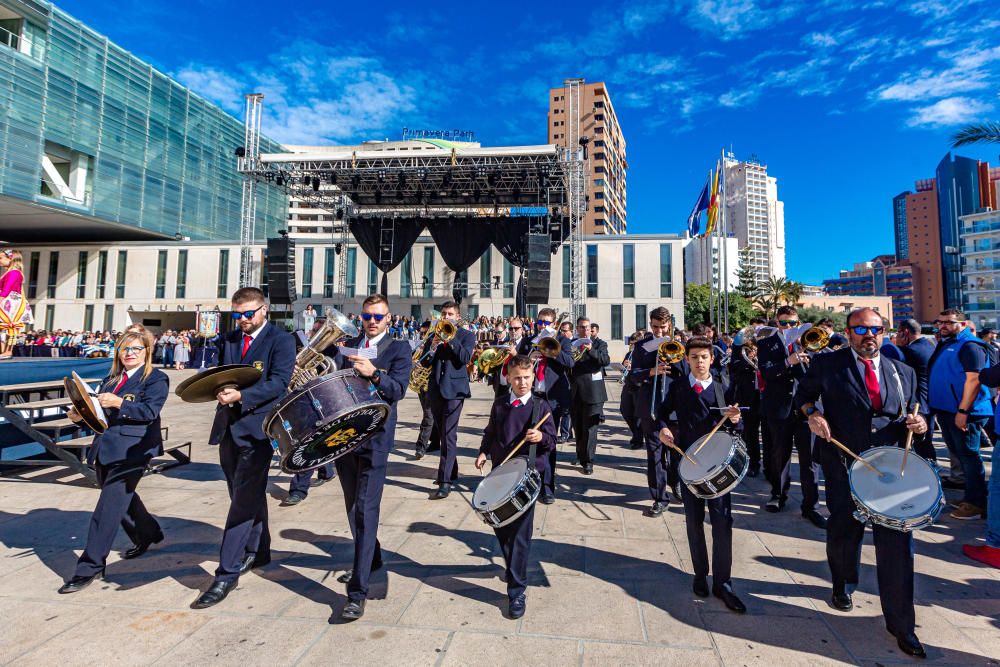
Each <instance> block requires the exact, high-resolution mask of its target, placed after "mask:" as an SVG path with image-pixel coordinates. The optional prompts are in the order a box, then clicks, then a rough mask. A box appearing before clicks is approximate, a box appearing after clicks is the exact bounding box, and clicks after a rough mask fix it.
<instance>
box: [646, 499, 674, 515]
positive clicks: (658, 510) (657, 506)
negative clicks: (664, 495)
mask: <svg viewBox="0 0 1000 667" xmlns="http://www.w3.org/2000/svg"><path fill="white" fill-rule="evenodd" d="M667 507H668V505H667V503H661V502H659V501H657V502H654V503H653V504H652V505H651V506H650V507H649V509H647V510H646V511H645V512H643V515H645V516H660V515H661V514H663V510H665V509H667Z"/></svg>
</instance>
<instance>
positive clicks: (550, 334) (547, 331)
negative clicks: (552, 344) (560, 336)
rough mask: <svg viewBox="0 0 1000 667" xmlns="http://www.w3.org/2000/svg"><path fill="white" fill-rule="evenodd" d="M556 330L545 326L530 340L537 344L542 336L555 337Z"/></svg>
mask: <svg viewBox="0 0 1000 667" xmlns="http://www.w3.org/2000/svg"><path fill="white" fill-rule="evenodd" d="M555 337H556V330H555V329H553V328H551V327H545V328H544V329H542V330H541V331H539V332H538V335H537V336H535V337H534V338H532V339H531V342H532V343H534V344H537V343H538V341H540V340H541V339H543V338H555Z"/></svg>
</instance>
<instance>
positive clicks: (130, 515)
mask: <svg viewBox="0 0 1000 667" xmlns="http://www.w3.org/2000/svg"><path fill="white" fill-rule="evenodd" d="M147 463H149V459H148V458H143V459H141V460H139V461H122V462H119V463H112V464H109V465H103V464H101V463H97V464H95V466H94V472H96V473H97V483H98V484H99V485H100V486H101V495H100V497H99V498H98V499H97V507H95V508H94V513H93V514H92V515H91V516H90V527H89V528H88V530H87V545H86V547H84V549H83V553H82V554H80V559H79V560H78V561H77V563H76V575H77V576H80V577H91V576H93V575H95V574H97V573H98V572H100V571H101V570H103V569H104V564H105V563H106V562H107V560H108V554H110V553H111V545H112V544H113V543H114V541H115V535H116V534H117V533H118V526H119V525H120V526H121V527H122V528H123V529H124V530H125V534H126V535H128V537H129V539H130V540H132V543H133V544H151V543H153V542H158V541H160V540H161V539H163V531H162V530H160V524H159V523H157V522H156V519H154V518H153V516H152V515H151V514H150V513H149V512H148V511H147V510H146V506H145V505H143V504H142V500H141V499H140V498H139V494H138V493H136V491H135V488H136V486H138V484H139V480H140V479H142V473H143V471H145V470H146V464H147Z"/></svg>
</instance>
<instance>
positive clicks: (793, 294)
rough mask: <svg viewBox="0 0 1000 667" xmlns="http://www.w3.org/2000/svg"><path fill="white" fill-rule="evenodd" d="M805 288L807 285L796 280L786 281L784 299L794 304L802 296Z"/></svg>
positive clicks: (791, 304) (787, 302)
mask: <svg viewBox="0 0 1000 667" xmlns="http://www.w3.org/2000/svg"><path fill="white" fill-rule="evenodd" d="M804 289H805V285H803V284H802V283H800V282H796V281H794V280H786V281H785V296H784V301H785V303H786V304H788V305H790V306H794V305H795V304H797V303H798V302H799V299H801V298H802V290H804Z"/></svg>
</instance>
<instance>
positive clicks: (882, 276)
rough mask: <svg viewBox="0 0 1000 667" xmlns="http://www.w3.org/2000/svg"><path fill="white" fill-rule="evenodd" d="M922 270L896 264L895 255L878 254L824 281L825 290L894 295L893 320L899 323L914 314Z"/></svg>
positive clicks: (837, 294)
mask: <svg viewBox="0 0 1000 667" xmlns="http://www.w3.org/2000/svg"><path fill="white" fill-rule="evenodd" d="M919 272H920V270H919V269H918V268H916V267H914V266H912V265H909V264H906V263H902V264H900V263H897V262H896V258H895V257H894V256H893V255H879V256H878V257H875V258H874V259H872V260H871V261H869V262H861V263H859V264H855V265H854V268H853V269H852V270H850V271H841V272H840V276H838V277H837V278H830V279H828V280H824V281H823V291H824V292H826V293H827V294H828V295H830V296H838V297H841V296H847V295H857V296H888V297H891V298H892V319H893V320H894V321H896V322H898V321H899V320H902V319H909V318H912V317H914V316H915V314H916V311H915V309H914V294H913V287H914V283H915V282H917V277H918V276H919Z"/></svg>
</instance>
